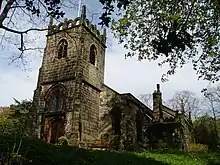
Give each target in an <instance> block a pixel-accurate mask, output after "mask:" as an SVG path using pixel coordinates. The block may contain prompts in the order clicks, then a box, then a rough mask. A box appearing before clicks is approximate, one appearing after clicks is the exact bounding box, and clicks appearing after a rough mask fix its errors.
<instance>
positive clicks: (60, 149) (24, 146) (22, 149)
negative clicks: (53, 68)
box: [0, 136, 220, 165]
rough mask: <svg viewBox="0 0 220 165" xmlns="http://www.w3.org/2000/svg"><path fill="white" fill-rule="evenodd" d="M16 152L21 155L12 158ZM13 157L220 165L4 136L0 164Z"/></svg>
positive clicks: (44, 162) (69, 162)
mask: <svg viewBox="0 0 220 165" xmlns="http://www.w3.org/2000/svg"><path fill="white" fill-rule="evenodd" d="M13 152H14V153H16V152H17V154H11V153H13ZM9 155H10V156H9ZM9 157H10V158H11V159H12V157H13V160H16V162H17V164H18V162H21V161H23V163H22V165H24V164H25V165H26V164H27V165H217V164H219V165H220V154H219V153H183V152H171V151H145V152H142V153H132V152H107V151H98V150H85V149H79V148H76V147H71V146H55V145H51V144H47V143H44V142H43V141H41V140H38V139H33V138H23V139H22V141H21V140H20V139H19V138H16V140H15V137H11V136H0V160H1V162H3V161H6V160H7V159H6V158H9ZM0 164H1V163H0ZM12 164H16V163H12ZM19 165H21V164H19Z"/></svg>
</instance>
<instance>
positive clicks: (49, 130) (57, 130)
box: [44, 115, 65, 143]
mask: <svg viewBox="0 0 220 165" xmlns="http://www.w3.org/2000/svg"><path fill="white" fill-rule="evenodd" d="M64 122H65V116H64V115H59V116H48V117H45V125H44V140H45V141H46V142H48V143H57V142H58V139H59V137H61V136H64V134H65V126H64Z"/></svg>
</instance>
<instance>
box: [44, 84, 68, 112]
mask: <svg viewBox="0 0 220 165" xmlns="http://www.w3.org/2000/svg"><path fill="white" fill-rule="evenodd" d="M45 108H46V111H49V112H56V111H63V110H64V109H65V91H64V89H63V88H62V87H60V86H55V87H53V88H52V90H50V91H49V92H48V93H47V97H46V105H45Z"/></svg>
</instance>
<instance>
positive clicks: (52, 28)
mask: <svg viewBox="0 0 220 165" xmlns="http://www.w3.org/2000/svg"><path fill="white" fill-rule="evenodd" d="M80 25H84V26H85V27H86V28H88V29H89V31H90V32H91V33H93V34H94V35H95V36H96V37H97V38H98V39H99V40H100V41H101V42H102V43H104V44H105V43H106V29H104V30H103V32H102V33H101V32H100V31H99V30H98V29H97V26H96V25H94V24H92V23H91V22H90V21H89V20H88V19H87V18H86V6H85V5H84V6H83V7H82V13H81V17H76V18H75V19H74V20H73V19H67V18H65V19H64V22H61V23H59V24H57V25H54V24H53V18H51V19H50V23H49V26H48V35H52V34H54V33H57V32H60V31H63V30H68V29H71V28H74V27H77V26H80Z"/></svg>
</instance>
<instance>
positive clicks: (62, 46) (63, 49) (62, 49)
mask: <svg viewBox="0 0 220 165" xmlns="http://www.w3.org/2000/svg"><path fill="white" fill-rule="evenodd" d="M67 47H68V43H67V41H66V40H65V39H62V40H61V41H60V42H59V44H58V59H61V58H64V57H66V56H67Z"/></svg>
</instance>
